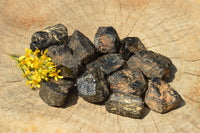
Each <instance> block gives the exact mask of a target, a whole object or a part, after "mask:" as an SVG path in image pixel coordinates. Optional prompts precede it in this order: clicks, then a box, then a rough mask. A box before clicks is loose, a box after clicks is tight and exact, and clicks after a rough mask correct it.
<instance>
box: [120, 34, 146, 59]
mask: <svg viewBox="0 0 200 133" xmlns="http://www.w3.org/2000/svg"><path fill="white" fill-rule="evenodd" d="M145 49H146V48H145V46H144V44H143V43H142V42H141V41H140V39H139V38H138V37H126V38H124V39H123V40H122V41H121V48H120V51H119V53H120V54H121V55H122V57H123V58H124V59H125V60H128V59H129V58H130V57H131V56H132V55H133V54H135V52H137V51H139V50H145Z"/></svg>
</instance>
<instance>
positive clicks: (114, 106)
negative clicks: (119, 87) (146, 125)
mask: <svg viewBox="0 0 200 133" xmlns="http://www.w3.org/2000/svg"><path fill="white" fill-rule="evenodd" d="M105 106H106V110H107V111H108V112H110V113H114V114H118V115H121V116H126V117H131V118H141V117H142V116H143V114H144V103H143V101H142V99H141V98H140V97H138V96H133V95H128V94H124V93H113V94H112V95H111V96H110V98H109V100H108V101H107V102H106V104H105Z"/></svg>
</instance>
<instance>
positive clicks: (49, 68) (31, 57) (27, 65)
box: [10, 48, 63, 88]
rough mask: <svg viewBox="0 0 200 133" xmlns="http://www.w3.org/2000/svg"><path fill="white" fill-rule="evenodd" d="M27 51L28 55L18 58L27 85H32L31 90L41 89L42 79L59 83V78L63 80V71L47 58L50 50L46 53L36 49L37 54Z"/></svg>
mask: <svg viewBox="0 0 200 133" xmlns="http://www.w3.org/2000/svg"><path fill="white" fill-rule="evenodd" d="M25 51H26V54H25V55H22V56H20V57H19V58H17V61H18V67H20V68H21V70H22V71H23V76H24V77H26V78H27V83H26V85H28V86H29V85H30V87H31V88H33V87H37V88H40V82H41V80H42V79H43V80H46V81H48V80H49V78H50V77H52V78H54V79H55V80H56V81H58V78H63V76H60V75H59V73H60V72H61V70H57V68H56V66H55V65H54V63H53V62H52V60H51V58H50V57H47V55H46V54H47V52H48V49H46V50H45V51H43V50H42V51H40V50H39V49H36V50H35V52H32V50H31V49H27V48H26V49H25ZM40 52H41V55H40V54H39V53H40ZM10 56H11V57H12V55H10ZM12 58H16V57H14V56H13V57H12Z"/></svg>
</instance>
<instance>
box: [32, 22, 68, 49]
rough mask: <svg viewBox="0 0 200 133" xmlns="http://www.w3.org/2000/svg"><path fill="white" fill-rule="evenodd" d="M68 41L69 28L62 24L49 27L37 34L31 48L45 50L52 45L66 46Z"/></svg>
mask: <svg viewBox="0 0 200 133" xmlns="http://www.w3.org/2000/svg"><path fill="white" fill-rule="evenodd" d="M67 40H68V32H67V28H66V27H65V26H64V25H62V24H57V25H54V26H51V27H48V28H46V29H44V30H42V31H38V32H35V33H34V34H33V35H32V38H31V44H30V48H31V49H32V50H33V51H35V49H37V48H38V49H40V50H44V49H46V48H48V47H49V46H52V45H62V44H66V43H67Z"/></svg>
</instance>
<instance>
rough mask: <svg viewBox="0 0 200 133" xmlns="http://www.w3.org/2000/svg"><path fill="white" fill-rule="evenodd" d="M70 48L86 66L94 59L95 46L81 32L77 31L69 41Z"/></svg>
mask: <svg viewBox="0 0 200 133" xmlns="http://www.w3.org/2000/svg"><path fill="white" fill-rule="evenodd" d="M69 48H70V49H71V50H72V53H73V55H74V56H75V57H76V58H77V59H79V60H80V62H81V63H83V64H86V63H88V62H90V61H91V60H92V59H93V58H94V53H95V52H94V45H93V44H92V42H91V41H90V40H89V39H88V38H87V37H86V36H84V35H83V34H82V33H81V32H80V31H78V30H75V31H74V33H73V35H72V36H71V38H70V41H69Z"/></svg>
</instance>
